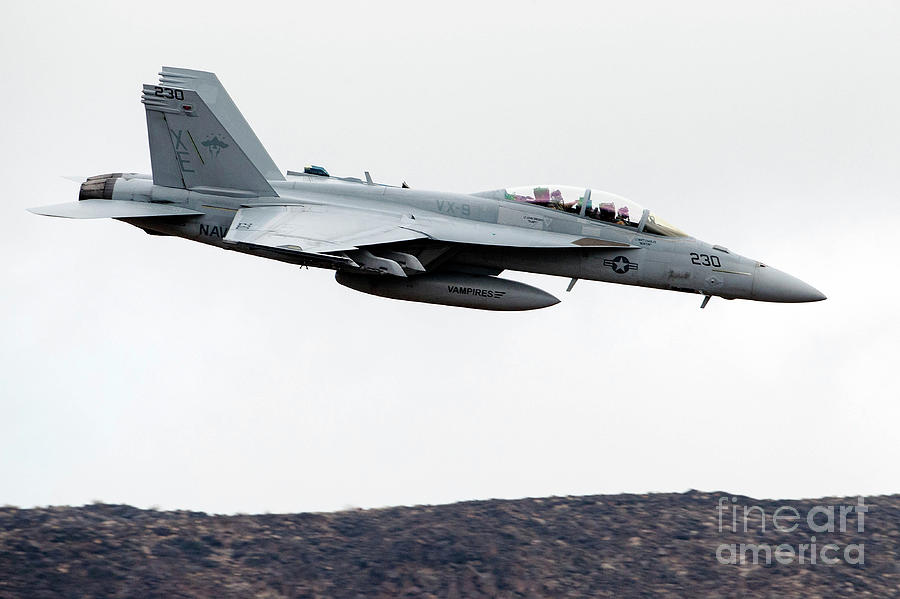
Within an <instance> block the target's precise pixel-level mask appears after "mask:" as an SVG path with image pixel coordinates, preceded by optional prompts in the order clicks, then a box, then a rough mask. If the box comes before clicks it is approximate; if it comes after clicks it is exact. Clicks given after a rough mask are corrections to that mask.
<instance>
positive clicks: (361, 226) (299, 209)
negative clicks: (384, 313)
mask: <svg viewBox="0 0 900 599" xmlns="http://www.w3.org/2000/svg"><path fill="white" fill-rule="evenodd" d="M407 218H408V217H405V216H402V215H399V214H390V213H384V212H374V211H366V210H358V209H355V208H346V207H342V206H323V205H317V204H293V205H282V206H254V207H249V208H241V209H240V210H238V213H237V214H236V215H235V217H234V221H232V223H231V228H230V229H229V230H228V234H227V235H226V236H225V241H226V242H231V243H248V244H252V245H260V246H265V247H270V248H278V249H286V250H294V251H298V252H304V253H311V254H321V253H327V252H343V251H350V250H355V249H359V248H360V247H363V246H368V245H377V244H382V243H396V242H398V241H410V240H412V239H424V238H426V237H427V235H425V234H424V233H420V232H418V231H412V230H410V229H407V228H405V227H403V226H402V225H403V222H404V220H405V219H407Z"/></svg>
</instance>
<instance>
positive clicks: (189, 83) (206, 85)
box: [141, 67, 284, 197]
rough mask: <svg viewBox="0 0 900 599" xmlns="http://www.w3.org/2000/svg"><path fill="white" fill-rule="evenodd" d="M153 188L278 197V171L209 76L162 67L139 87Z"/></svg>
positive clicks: (208, 74)
mask: <svg viewBox="0 0 900 599" xmlns="http://www.w3.org/2000/svg"><path fill="white" fill-rule="evenodd" d="M141 101H142V102H143V104H144V108H145V109H146V112H147V133H148V136H149V138H150V161H151V164H152V167H153V183H154V184H156V185H162V186H165V187H175V188H179V189H191V190H195V191H205V192H209V193H216V192H226V193H227V192H229V191H232V192H233V191H240V192H249V193H251V194H253V195H257V196H265V197H273V196H277V195H278V194H276V193H275V190H274V189H272V186H271V185H270V184H269V180H282V181H283V180H284V176H283V175H282V174H281V173H280V172H279V171H278V167H276V166H275V163H274V162H273V161H272V158H271V157H270V156H269V154H268V153H267V152H266V150H265V148H264V147H263V146H262V144H261V143H260V141H259V139H258V138H257V137H256V134H254V133H253V130H252V129H251V128H250V125H248V124H247V121H246V120H245V119H244V117H243V115H241V113H240V111H239V110H238V109H237V106H235V104H234V102H233V101H232V100H231V98H230V97H229V96H228V93H227V92H226V91H225V89H224V88H223V87H222V84H221V83H219V80H218V78H216V76H215V75H214V74H213V73H206V72H203V71H191V70H188V69H175V68H171V67H163V71H162V72H161V73H160V83H159V85H144V92H143V97H142V99H141Z"/></svg>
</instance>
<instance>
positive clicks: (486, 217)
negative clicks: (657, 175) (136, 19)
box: [30, 67, 825, 310]
mask: <svg viewBox="0 0 900 599" xmlns="http://www.w3.org/2000/svg"><path fill="white" fill-rule="evenodd" d="M142 102H143V104H144V109H145V111H146V117H147V133H148V137H149V140H150V159H151V168H152V174H137V173H112V174H105V175H96V176H93V177H88V178H87V180H86V181H84V182H83V183H82V185H81V189H80V193H79V195H78V201H77V202H71V203H66V204H58V205H53V206H44V207H40V208H31V209H30V210H31V211H32V212H34V213H36V214H42V215H46V216H57V217H66V218H112V219H116V220H120V221H123V222H126V223H128V224H130V225H134V226H135V227H138V228H139V229H142V230H144V231H146V232H147V233H149V234H151V235H171V236H176V237H183V238H185V239H190V240H192V241H198V242H200V243H206V244H210V245H214V246H217V247H220V248H223V249H228V250H233V251H238V252H244V253H247V254H253V255H255V256H261V257H263V258H270V259H273V260H280V261H283V262H288V263H291V264H297V265H301V266H308V267H317V268H328V269H332V270H334V271H335V278H336V280H337V282H338V283H340V284H342V285H345V286H347V287H350V288H352V289H355V290H357V291H361V292H363V293H369V294H373V295H378V296H382V297H388V298H395V299H401V300H409V301H414V302H427V303H432V304H441V305H447V306H460V307H465V308H476V309H482V310H532V309H535V308H545V307H547V306H551V305H554V304H556V303H558V302H559V300H558V299H557V298H556V297H554V296H552V295H550V294H549V293H547V292H545V291H543V290H541V289H537V288H536V287H533V286H531V285H526V284H524V283H520V282H518V281H513V280H510V279H504V278H501V277H499V276H498V275H500V274H501V273H502V272H503V271H506V270H511V271H522V272H531V273H540V274H546V275H555V276H560V277H567V278H569V279H570V282H569V286H568V291H571V290H572V287H573V286H574V285H575V282H576V281H578V280H579V279H587V280H591V281H603V282H607V283H620V284H623V285H638V286H641V287H652V288H657V289H669V290H672V291H680V292H686V293H696V294H700V295H702V296H703V300H702V303H701V307H706V304H707V302H709V299H710V298H711V297H712V296H717V297H721V298H725V299H747V300H756V301H765V302H815V301H819V300H823V299H825V296H824V295H822V293H820V292H819V291H817V290H816V289H814V288H813V287H811V286H810V285H807V284H806V283H804V282H802V281H800V280H799V279H797V278H794V277H792V276H791V275H788V274H786V273H784V272H782V271H780V270H777V269H775V268H773V267H771V266H769V265H767V264H763V263H762V262H759V261H758V260H754V259H751V258H745V257H743V256H740V255H738V254H736V253H734V252H731V251H729V250H728V249H726V248H724V247H722V246H720V245H711V244H708V243H706V242H703V241H701V240H699V239H696V238H694V237H691V236H690V235H688V234H686V233H684V232H683V231H681V230H680V229H678V228H676V227H675V226H673V225H671V224H669V223H667V222H666V221H664V220H663V219H662V218H660V217H659V216H658V215H657V214H656V213H654V212H651V211H650V210H648V209H646V208H643V207H642V206H640V205H638V204H637V203H635V202H632V201H629V200H626V199H625V198H622V197H619V196H617V195H614V194H611V193H607V192H605V191H600V190H598V189H593V188H591V187H573V186H567V185H549V184H540V185H525V186H512V187H505V188H501V189H495V190H492V191H483V192H478V193H471V194H462V193H447V192H441V191H424V190H419V189H410V188H409V187H408V186H407V185H406V184H405V183H404V184H403V185H401V186H392V185H386V184H383V183H376V182H375V181H374V180H373V179H372V177H371V176H370V175H369V173H368V172H366V173H365V179H360V178H355V177H336V176H330V175H329V173H328V171H327V170H325V169H324V168H322V167H320V166H309V167H306V168H305V169H303V170H302V171H290V170H289V171H287V172H286V173H284V174H283V173H282V172H281V171H280V170H279V169H278V167H277V166H276V165H275V163H274V162H273V161H272V158H271V157H270V156H269V154H268V153H267V152H266V150H265V148H264V147H263V145H262V144H261V143H260V141H259V139H258V138H257V136H256V134H254V132H253V130H252V129H251V128H250V126H249V124H248V123H247V121H246V120H245V119H244V117H243V116H242V115H241V113H240V111H239V110H238V108H237V106H236V105H235V104H234V102H233V101H232V99H231V97H230V96H229V95H228V93H227V92H226V91H225V89H224V87H222V85H221V83H220V82H219V79H218V78H217V77H216V76H215V75H214V74H213V73H208V72H204V71H194V70H189V69H182V68H172V67H163V69H162V71H161V72H160V79H159V82H158V84H151V85H144V87H143V96H142Z"/></svg>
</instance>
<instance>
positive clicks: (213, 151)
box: [200, 135, 228, 158]
mask: <svg viewBox="0 0 900 599" xmlns="http://www.w3.org/2000/svg"><path fill="white" fill-rule="evenodd" d="M200 145H201V146H204V147H205V148H206V149H207V150H209V155H210V157H211V158H215V157H217V156H218V155H219V152H221V151H222V150H224V149H225V148H227V147H228V144H227V143H225V142H224V141H222V140H221V139H219V137H218V136H217V135H213V136H212V137H211V138H210V139H207V140H206V141H201V142H200Z"/></svg>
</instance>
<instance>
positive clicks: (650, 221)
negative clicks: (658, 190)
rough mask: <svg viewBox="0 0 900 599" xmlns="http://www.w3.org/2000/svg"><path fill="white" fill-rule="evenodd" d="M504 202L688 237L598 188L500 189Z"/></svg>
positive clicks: (554, 186)
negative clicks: (530, 205)
mask: <svg viewBox="0 0 900 599" xmlns="http://www.w3.org/2000/svg"><path fill="white" fill-rule="evenodd" d="M502 191H503V194H504V197H505V198H506V199H507V200H513V201H516V202H527V203H529V204H537V205H538V206H544V207H545V208H550V209H552V210H561V211H563V212H568V213H570V214H577V215H578V216H583V217H585V218H589V219H592V220H598V221H603V222H606V223H610V224H613V225H619V226H621V227H632V228H634V229H637V230H638V231H640V232H644V233H651V234H654V235H664V236H666V237H687V236H688V235H687V233H685V232H684V231H681V230H680V229H678V228H677V227H674V226H672V225H670V224H669V223H667V222H666V221H664V220H663V219H661V218H659V217H658V216H657V215H655V214H653V213H652V212H650V211H649V210H647V209H645V208H644V207H643V206H641V205H640V204H638V203H637V202H632V201H631V200H626V199H625V198H623V197H621V196H617V195H615V194H611V193H608V192H605V191H600V190H599V189H584V188H580V187H572V186H568V185H526V186H520V187H507V188H506V189H504V190H502Z"/></svg>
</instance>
